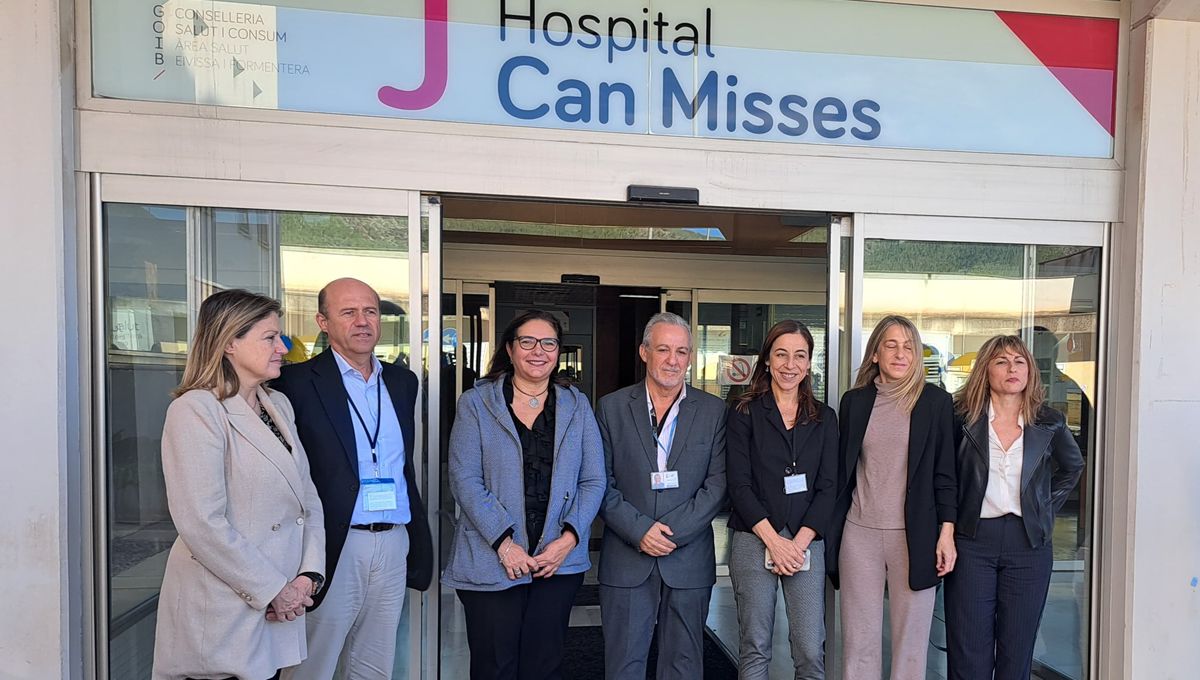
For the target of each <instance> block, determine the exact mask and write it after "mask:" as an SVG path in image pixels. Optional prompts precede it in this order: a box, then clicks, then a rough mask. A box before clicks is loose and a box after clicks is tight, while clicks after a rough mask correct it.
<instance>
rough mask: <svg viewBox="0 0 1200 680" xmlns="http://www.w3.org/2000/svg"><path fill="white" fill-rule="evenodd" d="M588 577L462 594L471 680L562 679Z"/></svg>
mask: <svg viewBox="0 0 1200 680" xmlns="http://www.w3.org/2000/svg"><path fill="white" fill-rule="evenodd" d="M582 584H583V574H568V575H565V576H551V577H550V578H548V579H540V578H535V579H533V582H532V583H530V584H527V585H519V586H513V587H512V588H508V589H507V590H500V591H496V592H482V591H478V590H459V591H458V599H459V600H461V601H462V604H463V611H464V614H465V615H466V620H467V645H468V646H469V647H470V649H471V680H560V679H561V678H562V658H563V643H564V642H565V639H566V636H567V625H568V624H569V623H570V621H571V605H572V604H574V602H575V593H577V592H578V591H579V586H580V585H582Z"/></svg>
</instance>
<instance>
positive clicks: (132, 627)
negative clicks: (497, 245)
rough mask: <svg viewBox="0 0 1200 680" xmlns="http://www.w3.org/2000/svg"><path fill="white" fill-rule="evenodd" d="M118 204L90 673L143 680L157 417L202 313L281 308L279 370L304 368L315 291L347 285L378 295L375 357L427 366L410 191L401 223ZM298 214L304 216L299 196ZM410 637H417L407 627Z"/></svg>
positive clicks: (164, 533)
mask: <svg viewBox="0 0 1200 680" xmlns="http://www.w3.org/2000/svg"><path fill="white" fill-rule="evenodd" d="M120 193H121V196H122V200H120V201H114V200H106V201H105V202H104V203H103V208H102V216H103V221H102V241H101V243H102V249H103V255H104V261H105V267H104V271H103V272H102V274H101V276H102V286H103V290H104V294H105V309H104V310H103V318H102V319H100V320H99V321H100V323H101V327H102V328H103V335H102V336H101V337H102V342H103V343H104V347H105V348H106V350H105V354H106V362H105V365H104V367H103V371H104V373H103V384H104V388H103V392H104V396H105V398H104V400H103V401H104V403H103V409H104V411H103V420H102V422H103V424H104V425H103V427H104V431H105V433H106V435H107V444H106V449H105V450H103V451H102V452H101V454H100V455H101V456H103V462H102V463H101V465H100V468H101V469H102V470H103V474H104V475H105V481H104V486H103V496H104V498H105V502H104V504H103V505H102V506H101V508H100V509H99V513H100V515H101V516H102V517H103V518H104V519H103V522H104V523H103V525H102V526H103V528H104V531H103V533H102V534H101V535H100V536H98V539H97V540H98V541H102V542H103V545H102V546H101V550H99V551H98V552H99V554H102V555H106V559H105V560H103V563H102V564H101V565H100V566H99V571H100V574H99V576H100V578H101V579H102V580H101V583H102V584H103V586H102V588H101V590H100V592H101V595H100V596H101V597H105V598H106V602H105V605H106V606H105V607H104V608H102V609H101V611H107V613H108V616H107V621H105V622H102V624H101V625H102V626H103V632H102V636H101V640H102V641H106V645H105V646H104V651H103V653H102V654H101V658H102V660H103V663H102V664H101V665H102V672H103V673H104V674H105V677H108V678H114V679H115V678H121V679H122V680H126V679H129V680H137V679H138V678H149V677H150V670H151V664H152V661H153V650H154V632H155V621H156V618H155V612H156V610H157V604H158V593H159V588H160V586H161V583H162V577H163V572H164V569H165V567H166V557H167V551H168V550H169V549H170V547H171V544H172V543H173V541H174V540H175V537H176V532H175V528H174V525H173V523H172V522H171V516H170V513H169V511H168V507H167V499H166V493H165V489H164V484H163V477H162V474H163V473H162V464H161V458H160V449H159V447H160V444H161V434H162V427H163V420H164V417H165V413H166V409H167V406H168V405H169V403H170V401H171V397H170V392H171V390H172V389H173V388H174V387H175V386H176V385H177V384H178V383H179V380H180V377H181V376H182V372H183V366H184V362H185V360H186V357H187V352H188V348H189V343H190V341H191V337H192V334H193V332H194V330H195V329H194V326H195V320H196V314H197V312H198V310H199V305H200V303H201V302H202V301H203V300H204V299H205V298H206V297H207V296H208V295H210V294H212V293H214V292H216V291H220V290H225V289H229V288H245V289H248V290H252V291H254V292H258V293H262V294H265V295H269V296H272V297H275V298H277V299H279V300H280V302H281V303H282V304H283V309H284V315H283V328H284V333H285V335H286V339H285V343H287V344H288V347H289V350H290V351H289V353H288V354H287V356H286V357H285V360H286V361H289V362H296V361H303V360H305V359H308V358H310V357H312V356H314V355H315V354H316V353H318V352H320V351H322V350H323V349H324V348H325V347H326V346H327V342H326V340H325V338H324V336H323V335H322V334H321V333H320V332H319V329H318V328H317V326H316V322H315V320H314V315H315V313H316V305H317V303H316V298H317V292H318V291H319V290H320V289H321V287H323V286H324V285H325V284H326V283H328V282H329V281H331V280H333V279H336V278H339V277H343V276H353V277H356V278H359V279H362V280H364V281H366V282H367V283H368V284H370V285H371V286H373V287H374V288H375V289H376V290H377V291H378V292H379V294H380V297H381V308H382V309H381V311H382V324H381V325H382V333H381V339H380V343H379V345H378V346H377V348H376V355H377V356H378V357H379V359H380V360H381V361H390V362H395V363H399V364H403V365H407V366H410V367H411V368H412V369H413V370H414V371H416V373H417V375H418V376H420V375H422V374H423V370H424V369H423V367H422V366H421V365H420V361H419V358H420V354H419V351H420V350H419V348H418V349H415V350H414V348H413V346H412V338H413V337H414V336H415V337H418V338H419V335H415V334H414V333H413V329H412V327H411V326H412V324H418V327H419V324H420V323H421V317H420V316H419V315H420V305H421V299H420V297H419V295H417V296H416V297H414V295H413V291H412V287H411V278H410V263H411V262H413V261H414V260H417V261H419V260H420V257H419V255H417V256H416V257H410V252H409V248H410V238H409V232H408V230H409V224H408V219H407V216H406V215H405V214H403V213H404V210H405V207H406V201H405V200H404V199H405V198H406V197H407V196H408V192H390V193H391V194H394V195H397V196H398V197H399V198H400V199H401V200H398V201H396V202H395V204H396V205H398V206H399V208H400V209H399V211H398V212H400V213H401V214H399V215H361V214H349V213H346V214H340V213H330V212H305V211H292V210H264V209H242V208H236V207H208V206H196V205H188V204H187V203H186V202H182V201H181V202H172V203H167V202H164V201H154V200H147V201H144V202H137V201H131V200H126V198H125V197H126V195H128V194H130V193H134V194H136V192H130V191H129V190H128V189H126V190H124V191H122V192H120ZM150 193H151V194H153V191H151V192H150ZM187 193H188V192H187V191H186V190H184V191H183V192H182V194H183V195H185V196H186V194H187ZM101 200H104V199H103V197H102V198H101ZM283 202H284V203H286V201H283ZM326 202H327V203H328V201H326ZM297 203H298V204H299V205H298V207H303V201H302V198H300V199H297ZM346 203H347V204H352V203H354V201H353V200H347V201H346ZM347 207H350V206H349V205H348V206H347ZM417 242H418V243H419V242H420V241H417ZM414 315H415V316H414ZM414 352H417V353H416V354H414ZM414 356H415V357H416V358H417V362H416V363H415V364H414V363H413V358H414ZM417 599H418V601H419V598H417ZM408 631H409V628H408V627H407V626H402V628H401V631H400V632H399V633H398V634H399V635H401V636H402V638H403V639H402V640H401V643H400V645H399V649H400V650H401V654H400V655H399V656H400V659H399V661H398V663H397V667H398V670H397V673H396V675H395V676H394V677H397V678H402V677H408V674H407V668H406V666H407V663H408V657H407V654H406V653H405V650H407V649H408V648H409V646H410V644H409V641H408V635H409V632H408ZM413 632H414V634H416V635H417V636H418V637H419V634H420V632H419V629H418V628H417V627H413ZM105 666H106V668H104V667H105Z"/></svg>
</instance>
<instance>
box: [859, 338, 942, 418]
mask: <svg viewBox="0 0 1200 680" xmlns="http://www.w3.org/2000/svg"><path fill="white" fill-rule="evenodd" d="M892 326H900V327H901V328H903V329H904V332H905V334H906V335H908V339H909V341H910V342H911V343H912V348H913V360H912V363H911V364H909V367H908V375H906V376H904V378H903V379H902V380H901V381H900V393H899V402H900V407H901V408H903V409H904V412H905V413H912V410H913V408H914V407H915V406H916V405H917V400H918V399H920V398H921V392H923V391H925V365H924V358H925V357H924V355H923V353H922V348H923V347H924V345H922V344H921V331H919V330H917V326H916V325H915V324H914V323H913V322H912V321H909V319H908V318H907V317H904V316H900V315H899V314H889V315H887V316H885V317H883V318H882V319H880V320H879V323H877V324H875V330H873V331H871V337H870V339H868V340H867V346H866V348H864V349H863V362H862V365H861V366H859V367H858V377H857V378H856V379H855V380H854V387H855V388H859V387H866V386H867V385H870V384H872V383H874V382H875V379H876V378H878V377H879V364H878V363H877V362H874V361H871V357H872V356H874V355H875V353H876V352H878V351H879V348H880V346H881V345H883V337H884V336H885V335H887V332H888V329H889V328H891V327H892Z"/></svg>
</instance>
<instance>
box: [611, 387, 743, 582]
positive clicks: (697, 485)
mask: <svg viewBox="0 0 1200 680" xmlns="http://www.w3.org/2000/svg"><path fill="white" fill-rule="evenodd" d="M597 421H598V422H599V425H600V436H601V438H602V439H603V440H604V464H605V468H606V470H607V472H608V490H607V492H606V493H605V496H604V504H603V505H602V506H601V507H600V516H601V518H603V519H604V539H603V543H602V545H601V549H600V574H599V579H600V583H601V584H604V585H609V586H618V587H623V588H632V587H634V586H636V585H639V584H641V583H642V582H643V581H645V580H646V578H648V577H649V576H650V571H651V569H652V568H653V567H654V563H655V560H656V559H657V561H658V569H659V573H660V574H662V579H663V582H664V583H666V584H667V585H668V586H670V587H672V588H703V587H706V586H711V585H712V584H713V583H715V582H716V577H717V575H716V555H715V552H714V550H713V532H712V520H713V517H715V516H716V514H717V512H718V511H719V510H720V509H721V507H722V506H723V505H724V503H725V402H723V401H721V400H720V399H719V398H717V397H714V396H713V395H711V394H708V393H707V392H703V391H701V390H698V389H694V388H691V387H689V388H688V390H687V396H686V397H684V399H683V400H682V401H680V404H679V419H678V425H677V426H676V429H675V439H674V441H673V442H672V443H671V450H670V452H669V455H668V457H667V467H668V469H670V470H676V471H678V472H679V488H677V489H663V490H661V491H655V490H653V489H651V488H650V473H651V472H654V471H656V470H657V469H658V464H657V456H656V451H655V443H654V431H653V429H652V428H651V426H650V414H649V410H648V408H647V406H646V384H645V383H644V382H640V383H637V384H636V385H631V386H629V387H626V388H623V389H620V390H617V391H616V392H613V393H612V394H609V395H607V396H605V397H604V398H603V399H601V400H600V404H599V406H598V407H597ZM655 522H662V523H663V524H666V525H667V526H669V527H671V531H673V532H674V536H672V537H671V540H672V541H673V542H674V543H675V544H676V545H677V546H678V547H677V548H675V550H674V551H673V552H671V554H669V555H667V556H665V557H659V558H654V557H651V556H649V555H646V554H645V553H642V552H640V551H639V549H638V545H639V544H640V543H641V540H642V537H643V536H645V535H646V532H647V531H649V529H650V527H651V526H653V524H654V523H655Z"/></svg>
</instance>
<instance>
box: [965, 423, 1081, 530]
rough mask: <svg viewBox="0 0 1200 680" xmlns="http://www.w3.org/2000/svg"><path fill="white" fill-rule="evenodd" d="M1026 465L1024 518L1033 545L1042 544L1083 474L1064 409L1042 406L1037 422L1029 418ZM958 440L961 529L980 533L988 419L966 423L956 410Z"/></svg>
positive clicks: (986, 474)
mask: <svg viewBox="0 0 1200 680" xmlns="http://www.w3.org/2000/svg"><path fill="white" fill-rule="evenodd" d="M1022 436H1023V437H1024V442H1023V443H1024V447H1025V453H1024V457H1023V461H1022V467H1021V518H1022V520H1023V521H1024V524H1025V534H1026V535H1027V536H1028V537H1029V545H1030V546H1032V547H1035V548H1038V547H1041V546H1043V545H1045V544H1046V543H1048V542H1049V541H1050V538H1051V535H1052V534H1053V532H1054V515H1055V514H1057V513H1058V511H1059V510H1061V509H1062V506H1063V504H1064V503H1066V502H1067V496H1069V495H1070V494H1071V490H1072V489H1074V488H1075V484H1076V483H1077V482H1078V481H1079V476H1080V475H1081V474H1083V456H1082V455H1081V454H1080V453H1079V445H1078V444H1076V443H1075V438H1074V437H1073V436H1071V431H1070V430H1068V429H1067V421H1066V419H1065V418H1064V417H1063V415H1062V414H1061V413H1059V412H1058V411H1056V410H1054V409H1052V408H1049V407H1048V406H1042V408H1041V410H1039V411H1038V414H1037V418H1036V419H1035V420H1034V422H1033V423H1026V424H1025V433H1024V435H1022ZM954 444H955V447H954V448H955V456H956V461H955V463H956V465H957V467H958V522H957V523H955V525H954V532H955V533H956V534H959V535H962V536H967V537H970V538H974V537H975V530H976V528H977V527H978V526H979V511H980V508H981V507H982V506H983V496H984V494H985V493H986V492H987V482H988V469H989V466H988V463H989V451H988V419H987V416H986V415H985V416H984V417H982V418H980V419H979V420H978V421H976V422H974V423H971V424H970V425H968V424H966V423H965V422H964V421H963V419H962V417H961V416H959V415H957V414H956V416H955V422H954Z"/></svg>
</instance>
